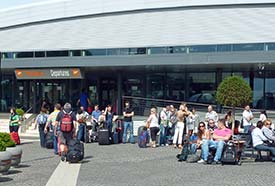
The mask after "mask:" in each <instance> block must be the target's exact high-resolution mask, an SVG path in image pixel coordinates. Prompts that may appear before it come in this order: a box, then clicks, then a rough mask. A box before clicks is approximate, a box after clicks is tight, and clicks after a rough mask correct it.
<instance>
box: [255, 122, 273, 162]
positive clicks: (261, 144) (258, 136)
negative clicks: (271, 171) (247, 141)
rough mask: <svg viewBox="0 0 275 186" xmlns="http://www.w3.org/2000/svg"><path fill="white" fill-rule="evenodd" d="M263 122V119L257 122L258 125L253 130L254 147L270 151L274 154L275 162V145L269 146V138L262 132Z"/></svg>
mask: <svg viewBox="0 0 275 186" xmlns="http://www.w3.org/2000/svg"><path fill="white" fill-rule="evenodd" d="M262 127H263V123H262V122H261V121H258V122H257V127H256V128H255V129H254V130H253V131H252V133H251V135H252V141H253V147H254V148H255V149H256V150H260V151H261V150H262V151H270V152H271V154H272V161H273V162H275V147H271V146H268V144H267V143H265V141H268V139H267V138H266V137H265V136H264V135H263V132H262V130H261V129H262Z"/></svg>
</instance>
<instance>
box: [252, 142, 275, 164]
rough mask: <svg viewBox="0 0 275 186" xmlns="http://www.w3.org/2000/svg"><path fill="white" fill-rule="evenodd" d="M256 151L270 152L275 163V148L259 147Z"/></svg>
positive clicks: (263, 145) (265, 145)
mask: <svg viewBox="0 0 275 186" xmlns="http://www.w3.org/2000/svg"><path fill="white" fill-rule="evenodd" d="M255 149H256V150H262V151H270V152H271V154H272V161H275V147H269V146H268V145H267V144H261V145H257V146H256V147H255Z"/></svg>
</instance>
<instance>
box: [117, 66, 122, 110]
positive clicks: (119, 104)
mask: <svg viewBox="0 0 275 186" xmlns="http://www.w3.org/2000/svg"><path fill="white" fill-rule="evenodd" d="M117 114H119V115H121V114H122V73H121V72H120V71H118V74H117Z"/></svg>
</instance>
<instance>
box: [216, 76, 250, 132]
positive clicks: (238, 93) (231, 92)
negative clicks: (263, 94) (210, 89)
mask: <svg viewBox="0 0 275 186" xmlns="http://www.w3.org/2000/svg"><path fill="white" fill-rule="evenodd" d="M216 100H217V102H218V103H220V104H222V105H225V106H231V107H232V108H233V109H232V114H233V118H234V121H233V124H232V131H233V130H234V128H235V107H243V106H245V105H247V104H249V103H251V102H252V101H253V97H252V90H251V88H250V86H249V84H248V83H247V82H246V81H245V80H244V79H243V78H242V77H241V76H236V75H233V76H230V77H227V78H225V79H224V80H223V81H222V82H221V83H220V84H219V86H218V89H217V93H216Z"/></svg>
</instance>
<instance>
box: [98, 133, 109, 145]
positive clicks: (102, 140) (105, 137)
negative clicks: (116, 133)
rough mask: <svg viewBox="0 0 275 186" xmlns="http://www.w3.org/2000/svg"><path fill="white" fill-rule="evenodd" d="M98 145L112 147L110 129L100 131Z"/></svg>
mask: <svg viewBox="0 0 275 186" xmlns="http://www.w3.org/2000/svg"><path fill="white" fill-rule="evenodd" d="M98 144H99V145H110V135H109V130H108V129H99V131H98Z"/></svg>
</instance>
